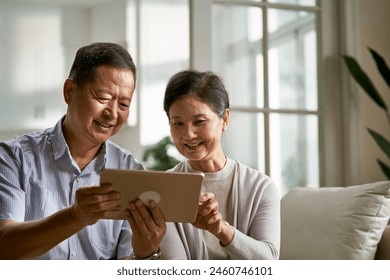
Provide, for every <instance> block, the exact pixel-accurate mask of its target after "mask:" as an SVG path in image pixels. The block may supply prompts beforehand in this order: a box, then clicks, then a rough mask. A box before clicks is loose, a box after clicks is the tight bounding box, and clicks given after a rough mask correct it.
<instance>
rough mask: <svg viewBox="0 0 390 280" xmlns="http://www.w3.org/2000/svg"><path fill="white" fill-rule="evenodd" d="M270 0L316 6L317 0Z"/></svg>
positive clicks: (270, 0) (271, 0)
mask: <svg viewBox="0 0 390 280" xmlns="http://www.w3.org/2000/svg"><path fill="white" fill-rule="evenodd" d="M268 2H271V3H283V4H291V5H302V6H316V0H268Z"/></svg>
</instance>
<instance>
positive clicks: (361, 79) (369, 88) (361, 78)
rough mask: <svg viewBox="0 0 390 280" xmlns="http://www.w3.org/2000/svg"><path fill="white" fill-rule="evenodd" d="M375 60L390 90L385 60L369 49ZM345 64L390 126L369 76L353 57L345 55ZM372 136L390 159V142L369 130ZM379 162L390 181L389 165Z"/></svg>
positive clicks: (389, 115) (382, 101) (378, 160)
mask: <svg viewBox="0 0 390 280" xmlns="http://www.w3.org/2000/svg"><path fill="white" fill-rule="evenodd" d="M368 49H369V51H370V53H371V55H372V57H373V59H374V60H375V63H376V66H377V68H378V71H379V73H380V74H381V76H382V77H383V79H384V80H385V82H386V84H387V85H388V87H389V88H390V70H389V67H388V66H387V64H386V62H385V60H384V59H383V57H382V56H381V55H379V54H378V53H377V52H376V51H375V50H373V49H371V48H368ZM343 59H344V62H345V63H346V65H347V68H348V70H349V73H350V74H351V75H352V77H353V79H354V80H355V81H356V82H357V83H358V84H359V85H360V86H361V87H362V88H363V89H364V92H365V93H366V94H367V95H368V96H369V97H370V98H371V99H372V100H373V101H374V102H375V104H377V105H378V107H379V108H380V109H381V110H383V111H384V113H385V114H386V117H387V120H388V122H389V125H390V112H389V108H388V107H387V105H386V103H385V101H384V100H383V98H382V96H381V95H380V93H379V92H378V90H377V89H376V87H375V85H374V84H373V83H372V81H371V79H370V78H369V77H368V75H367V74H366V73H365V72H364V71H363V70H362V68H361V67H360V65H359V63H358V62H357V61H356V60H355V59H354V58H353V57H351V56H348V55H343ZM367 130H368V132H369V133H370V135H371V136H372V137H373V138H374V140H375V142H376V143H377V145H378V146H379V148H380V149H381V150H382V151H383V152H384V153H385V154H386V156H387V158H388V159H390V142H389V140H387V139H386V138H385V137H384V136H383V135H381V134H380V133H378V132H376V131H374V130H372V129H370V128H367ZM377 162H378V164H379V166H380V168H381V169H382V171H383V173H384V174H385V175H386V177H387V179H389V180H390V167H389V165H388V164H387V163H385V162H383V161H381V160H380V159H377Z"/></svg>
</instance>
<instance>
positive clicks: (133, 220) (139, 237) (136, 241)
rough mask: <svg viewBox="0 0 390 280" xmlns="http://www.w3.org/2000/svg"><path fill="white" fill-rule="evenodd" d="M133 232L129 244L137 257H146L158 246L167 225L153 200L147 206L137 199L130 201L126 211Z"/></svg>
mask: <svg viewBox="0 0 390 280" xmlns="http://www.w3.org/2000/svg"><path fill="white" fill-rule="evenodd" d="M126 216H127V220H128V221H129V224H130V226H131V229H132V231H133V234H132V236H131V245H132V247H133V251H134V253H135V254H136V255H137V256H138V257H139V258H147V257H149V256H150V255H152V254H153V253H155V252H157V251H158V250H159V248H160V243H161V240H162V239H163V237H164V235H165V233H166V231H167V226H166V224H165V217H164V214H163V213H162V212H161V210H160V208H159V207H158V205H157V203H156V202H155V201H150V202H149V205H148V207H146V206H145V205H144V204H143V202H142V201H141V200H139V199H137V200H136V201H131V202H130V204H129V208H128V209H127V212H126Z"/></svg>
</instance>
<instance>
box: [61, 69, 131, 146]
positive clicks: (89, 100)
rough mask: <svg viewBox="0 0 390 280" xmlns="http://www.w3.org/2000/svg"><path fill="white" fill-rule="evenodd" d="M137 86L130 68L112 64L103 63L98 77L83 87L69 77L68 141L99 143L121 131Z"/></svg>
mask: <svg viewBox="0 0 390 280" xmlns="http://www.w3.org/2000/svg"><path fill="white" fill-rule="evenodd" d="M134 87H135V83H134V75H133V73H132V72H131V71H130V70H128V69H118V68H113V67H109V66H101V67H99V68H98V69H97V71H96V75H95V78H94V80H93V81H92V82H90V83H88V84H85V85H83V86H81V87H79V86H77V85H76V84H74V83H73V81H70V80H68V81H66V82H65V86H64V96H65V101H66V103H67V104H68V111H67V116H66V119H65V122H64V128H65V129H64V131H65V136H66V137H67V138H69V137H71V139H67V141H69V140H72V141H73V140H77V142H78V143H79V144H80V145H81V144H86V145H93V146H96V145H100V144H101V143H103V142H104V141H106V140H107V139H108V138H110V137H111V136H112V135H114V134H115V133H117V132H118V131H119V130H120V129H121V127H122V126H123V124H124V123H125V121H126V120H127V117H128V116H129V107H130V103H131V99H132V97H133V92H134Z"/></svg>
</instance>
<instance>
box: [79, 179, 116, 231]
mask: <svg viewBox="0 0 390 280" xmlns="http://www.w3.org/2000/svg"><path fill="white" fill-rule="evenodd" d="M120 198H121V197H120V194H119V193H118V192H115V191H113V188H112V186H111V185H108V184H107V185H101V186H97V187H81V188H79V189H78V190H77V191H76V202H75V204H74V205H73V206H72V210H73V215H74V216H75V217H76V218H77V219H78V220H79V221H80V223H81V224H82V225H84V226H87V225H92V224H94V223H96V222H97V221H98V220H99V219H104V218H107V217H109V214H110V213H112V212H113V211H115V210H116V211H117V210H118V209H119V206H120Z"/></svg>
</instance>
